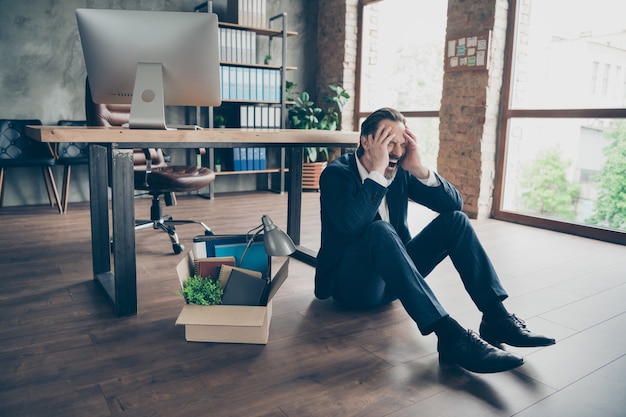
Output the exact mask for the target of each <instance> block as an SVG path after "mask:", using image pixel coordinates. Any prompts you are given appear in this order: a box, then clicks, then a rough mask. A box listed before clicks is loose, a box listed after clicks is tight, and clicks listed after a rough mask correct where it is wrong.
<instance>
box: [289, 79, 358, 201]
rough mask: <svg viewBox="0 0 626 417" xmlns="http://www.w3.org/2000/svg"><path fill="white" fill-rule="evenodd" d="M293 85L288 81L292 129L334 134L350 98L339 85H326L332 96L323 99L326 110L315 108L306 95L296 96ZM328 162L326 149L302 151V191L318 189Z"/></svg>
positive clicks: (297, 94) (304, 92)
mask: <svg viewBox="0 0 626 417" xmlns="http://www.w3.org/2000/svg"><path fill="white" fill-rule="evenodd" d="M296 86H297V85H296V84H295V83H293V82H291V81H287V82H286V85H285V87H286V90H287V100H288V101H289V102H290V104H289V105H288V114H287V116H288V120H289V125H290V127H291V128H292V129H320V130H337V128H338V127H339V116H340V114H341V111H342V110H343V107H344V106H345V104H346V102H347V101H348V99H349V98H350V95H349V94H348V92H347V91H346V90H344V88H343V87H341V86H339V85H332V84H331V85H329V86H328V88H330V90H331V91H332V92H333V93H334V94H333V95H331V96H326V97H324V102H325V103H327V106H326V107H325V108H321V107H317V106H315V103H314V102H313V101H312V100H311V96H310V95H309V93H308V92H306V91H302V92H301V93H297V92H295V91H294V90H295V88H296ZM328 159H329V152H328V148H325V147H308V148H304V165H303V167H302V168H303V174H306V181H304V177H305V175H303V188H308V189H314V190H317V189H319V175H320V174H321V171H322V170H323V169H324V167H325V164H326V162H327V161H328Z"/></svg>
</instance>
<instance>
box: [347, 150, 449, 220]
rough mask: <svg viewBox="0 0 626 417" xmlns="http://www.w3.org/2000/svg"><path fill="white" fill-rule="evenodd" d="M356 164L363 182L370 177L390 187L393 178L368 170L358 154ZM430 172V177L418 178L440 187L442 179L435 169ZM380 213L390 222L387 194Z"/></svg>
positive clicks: (425, 183)
mask: <svg viewBox="0 0 626 417" xmlns="http://www.w3.org/2000/svg"><path fill="white" fill-rule="evenodd" d="M356 166H357V168H358V170H359V175H360V176H361V182H365V180H366V179H367V178H369V179H371V180H373V181H376V182H377V183H378V184H380V185H382V186H383V187H389V186H390V185H391V183H392V182H393V178H392V179H390V180H388V179H387V178H385V176H384V175H383V174H381V173H380V172H378V171H372V172H367V169H365V167H364V166H363V164H362V163H361V160H360V159H359V157H358V156H357V157H356ZM429 172H430V174H429V176H428V178H426V179H421V178H418V180H419V181H420V182H421V183H422V184H424V185H426V186H427V187H438V186H439V185H441V181H439V178H437V177H436V176H435V173H434V172H433V170H432V169H431V170H429ZM378 214H380V218H381V219H383V220H384V221H386V222H387V223H389V207H388V206H387V197H386V196H385V197H383V199H382V201H381V202H380V206H379V207H378Z"/></svg>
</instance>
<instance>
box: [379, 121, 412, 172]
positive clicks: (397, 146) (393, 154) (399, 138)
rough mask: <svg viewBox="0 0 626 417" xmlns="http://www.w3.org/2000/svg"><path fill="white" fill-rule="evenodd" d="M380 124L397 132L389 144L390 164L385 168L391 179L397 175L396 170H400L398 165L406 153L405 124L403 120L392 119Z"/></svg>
mask: <svg viewBox="0 0 626 417" xmlns="http://www.w3.org/2000/svg"><path fill="white" fill-rule="evenodd" d="M380 124H381V125H383V126H390V127H391V132H392V133H395V137H394V138H393V139H391V141H390V142H389V144H388V145H387V151H388V152H389V166H388V167H387V169H386V170H385V178H387V179H388V180H390V179H393V178H394V177H395V175H396V172H397V171H398V165H399V164H400V162H401V161H402V158H403V157H404V154H405V153H406V139H404V129H405V126H404V123H402V122H394V121H391V120H383V121H382V122H380Z"/></svg>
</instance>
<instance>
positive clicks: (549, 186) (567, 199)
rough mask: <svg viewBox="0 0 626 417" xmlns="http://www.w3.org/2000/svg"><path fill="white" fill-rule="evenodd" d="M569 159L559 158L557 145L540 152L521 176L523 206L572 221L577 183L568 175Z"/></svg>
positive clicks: (577, 193)
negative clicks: (569, 178) (571, 180)
mask: <svg viewBox="0 0 626 417" xmlns="http://www.w3.org/2000/svg"><path fill="white" fill-rule="evenodd" d="M570 165H571V161H566V160H563V159H562V158H561V151H560V149H559V148H558V147H554V148H550V149H547V150H545V151H544V152H543V153H541V154H539V155H538V156H537V157H536V158H535V159H534V160H533V161H532V162H531V163H530V165H529V166H528V167H526V169H525V170H524V175H523V177H522V184H521V185H522V187H523V189H524V190H526V191H524V192H523V193H522V197H521V201H522V204H523V206H524V207H525V208H526V209H528V210H530V211H532V212H536V213H538V214H540V215H542V216H547V217H556V218H559V219H564V220H570V221H573V220H574V218H575V216H576V206H575V202H576V199H577V198H578V197H579V195H580V187H579V186H578V184H574V183H572V182H570V181H569V180H568V179H567V175H566V170H567V168H568V167H569V166H570Z"/></svg>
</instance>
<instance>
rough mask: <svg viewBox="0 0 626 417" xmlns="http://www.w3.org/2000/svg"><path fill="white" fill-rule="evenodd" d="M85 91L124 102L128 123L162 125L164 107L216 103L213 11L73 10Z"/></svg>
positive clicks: (216, 44)
mask: <svg viewBox="0 0 626 417" xmlns="http://www.w3.org/2000/svg"><path fill="white" fill-rule="evenodd" d="M76 21H77V23H78V31H79V33H80V39H81V43H82V47H83V55H84V57H85V65H86V67H87V76H88V79H89V86H90V88H91V94H92V96H93V99H94V101H95V102H96V103H99V104H130V105H131V114H130V123H129V127H130V128H139V129H167V126H166V123H165V106H166V105H171V106H219V105H220V104H221V96H220V66H219V65H220V64H219V62H220V57H219V40H218V36H219V35H218V19H217V15H216V14H214V13H194V12H160V11H137V10H104V9H77V10H76Z"/></svg>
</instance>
